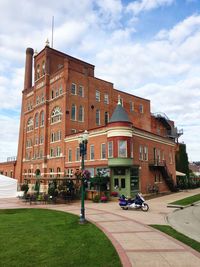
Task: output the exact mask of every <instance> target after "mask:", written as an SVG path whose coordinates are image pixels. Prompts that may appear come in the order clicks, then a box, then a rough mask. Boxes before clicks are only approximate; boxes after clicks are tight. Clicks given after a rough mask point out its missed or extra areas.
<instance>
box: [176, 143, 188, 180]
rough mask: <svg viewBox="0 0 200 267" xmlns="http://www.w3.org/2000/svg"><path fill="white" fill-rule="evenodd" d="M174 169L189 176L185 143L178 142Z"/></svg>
mask: <svg viewBox="0 0 200 267" xmlns="http://www.w3.org/2000/svg"><path fill="white" fill-rule="evenodd" d="M176 170H177V171H179V172H183V173H185V174H186V175H187V177H189V173H190V170H189V162H188V155H187V152H186V145H185V144H179V150H178V151H177V152H176Z"/></svg>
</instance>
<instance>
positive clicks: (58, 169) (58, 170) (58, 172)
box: [57, 167, 61, 177]
mask: <svg viewBox="0 0 200 267" xmlns="http://www.w3.org/2000/svg"><path fill="white" fill-rule="evenodd" d="M60 175H61V169H60V167H58V168H57V177H60Z"/></svg>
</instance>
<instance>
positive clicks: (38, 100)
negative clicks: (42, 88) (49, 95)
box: [36, 96, 40, 105]
mask: <svg viewBox="0 0 200 267" xmlns="http://www.w3.org/2000/svg"><path fill="white" fill-rule="evenodd" d="M39 103H40V97H39V96H37V97H36V105H38V104H39Z"/></svg>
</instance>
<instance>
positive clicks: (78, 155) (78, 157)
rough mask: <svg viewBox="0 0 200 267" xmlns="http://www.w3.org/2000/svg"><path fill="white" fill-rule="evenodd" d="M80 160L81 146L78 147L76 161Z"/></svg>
mask: <svg viewBox="0 0 200 267" xmlns="http://www.w3.org/2000/svg"><path fill="white" fill-rule="evenodd" d="M79 160H80V148H79V147H77V148H76V161H79Z"/></svg>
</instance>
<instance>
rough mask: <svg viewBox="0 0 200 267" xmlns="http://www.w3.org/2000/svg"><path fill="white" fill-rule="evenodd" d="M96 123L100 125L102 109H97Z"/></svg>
mask: <svg viewBox="0 0 200 267" xmlns="http://www.w3.org/2000/svg"><path fill="white" fill-rule="evenodd" d="M96 125H100V110H99V109H97V110H96Z"/></svg>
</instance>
